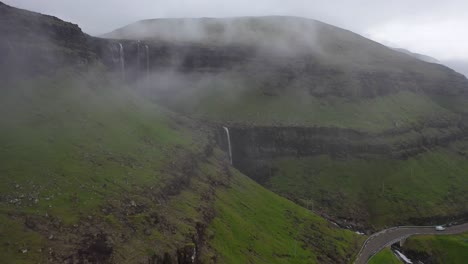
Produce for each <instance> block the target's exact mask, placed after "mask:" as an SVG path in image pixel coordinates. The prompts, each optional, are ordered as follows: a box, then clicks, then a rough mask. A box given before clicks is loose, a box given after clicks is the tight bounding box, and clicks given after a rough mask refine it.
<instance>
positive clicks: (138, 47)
mask: <svg viewBox="0 0 468 264" xmlns="http://www.w3.org/2000/svg"><path fill="white" fill-rule="evenodd" d="M140 60H141V59H140V41H138V42H137V71H138V72H140V71H141V61H140Z"/></svg>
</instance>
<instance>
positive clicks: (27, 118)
mask: <svg viewBox="0 0 468 264" xmlns="http://www.w3.org/2000/svg"><path fill="white" fill-rule="evenodd" d="M100 74H102V72H101V73H100ZM77 79H79V81H77ZM1 92H2V97H1V99H0V101H1V103H0V112H1V113H2V115H1V117H0V126H1V127H2V129H1V130H0V174H1V182H0V191H1V196H0V212H1V218H2V221H1V232H0V241H1V243H0V244H1V247H2V249H1V250H0V251H1V252H2V254H1V255H2V260H3V261H6V262H7V263H33V262H36V261H37V260H41V261H42V262H60V261H63V258H65V257H68V256H73V254H77V252H79V251H85V252H86V251H92V248H88V247H90V246H92V244H93V242H92V241H93V239H96V238H97V237H99V234H100V233H104V234H105V236H106V239H105V242H106V243H110V245H109V246H112V248H113V250H115V251H118V252H119V253H118V254H116V255H115V256H114V258H115V259H114V261H115V262H121V263H122V262H125V263H133V262H137V261H141V260H142V259H146V258H147V257H148V256H151V255H152V254H158V255H161V254H164V252H166V251H169V252H171V251H172V250H175V249H176V248H178V247H181V246H183V245H184V244H185V243H186V242H187V241H185V240H186V236H189V235H190V234H191V233H194V232H195V227H194V226H193V224H192V223H190V222H188V221H186V220H183V219H184V218H183V217H181V216H180V215H176V213H175V212H173V210H175V209H174V207H169V208H168V207H166V206H167V204H170V203H171V201H172V200H171V199H172V198H173V197H178V193H177V192H173V193H171V194H172V196H169V195H167V193H170V191H168V190H167V189H168V188H173V189H177V187H178V186H175V185H176V183H174V181H175V180H179V181H180V182H183V181H184V177H185V175H184V173H185V174H188V173H187V172H184V171H183V170H184V169H183V168H184V167H191V166H194V165H193V156H196V155H198V154H197V153H200V152H201V149H200V148H201V147H202V146H203V145H204V144H205V143H206V141H204V139H203V138H198V139H197V140H196V141H195V140H194V139H193V138H192V136H194V135H195V134H194V133H192V131H189V130H188V129H187V124H184V123H183V121H180V120H179V121H178V122H176V119H173V118H170V117H169V115H168V113H166V112H165V111H164V110H163V109H161V108H158V107H157V106H156V105H154V104H151V103H149V102H148V101H145V100H144V99H142V98H141V97H139V96H137V95H136V94H135V93H134V92H132V91H131V89H128V88H127V87H122V86H118V85H115V84H114V83H111V82H109V81H105V80H103V79H102V78H100V77H98V76H93V75H86V76H80V77H78V78H76V77H72V76H71V74H70V75H69V76H65V77H63V76H60V77H59V78H52V77H51V78H43V79H37V80H34V81H31V82H28V81H26V82H23V83H22V84H19V85H18V84H15V85H8V86H6V87H2V90H1ZM194 170H195V169H194ZM193 173H194V174H195V173H196V172H193ZM187 176H190V175H187ZM194 178H195V177H194ZM185 181H186V180H185ZM194 181H196V179H194ZM180 185H182V183H180ZM179 189H183V188H182V187H180V188H179ZM197 191H198V192H203V189H201V188H200V190H197ZM192 196H195V198H196V197H198V198H197V199H195V198H194V199H193V202H192V203H191V200H189V199H187V201H184V203H189V204H190V209H191V210H194V209H193V208H196V207H198V206H206V202H205V203H202V202H200V197H199V196H200V195H199V194H197V192H193V193H192ZM174 199H175V198H174ZM158 201H159V202H158ZM163 201H164V202H163ZM186 210H187V212H186V213H187V214H186V215H184V217H190V218H191V219H190V221H200V220H197V219H203V215H202V211H200V212H194V213H193V214H189V213H190V211H189V209H186ZM183 212H184V211H182V213H183ZM153 218H154V219H158V220H157V221H156V220H151V219H153ZM155 221H156V222H155ZM165 223H166V224H165ZM167 223H170V228H172V229H173V230H177V232H176V233H171V232H170V230H171V229H170V228H168V227H164V226H163V225H169V224H167ZM88 237H91V238H90V239H89V241H87V240H86V239H87V238H88ZM166 239H170V240H171V242H170V243H163V241H165V240H166ZM111 241H112V242H111ZM96 243H98V242H96ZM155 243H160V244H161V246H160V247H158V248H156V249H154V247H153V246H151V245H154V244H155ZM125 252H126V253H125ZM93 254H94V253H90V254H88V255H90V256H89V257H90V258H92V257H96V256H93ZM119 254H121V255H119ZM84 255H86V253H84ZM98 255H99V254H98ZM79 257H80V256H74V258H79ZM97 257H99V256H97Z"/></svg>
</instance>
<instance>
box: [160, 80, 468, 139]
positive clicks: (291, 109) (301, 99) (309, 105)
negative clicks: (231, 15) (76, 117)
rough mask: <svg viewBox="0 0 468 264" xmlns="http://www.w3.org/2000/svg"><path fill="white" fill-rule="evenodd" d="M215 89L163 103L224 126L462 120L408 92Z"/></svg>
mask: <svg viewBox="0 0 468 264" xmlns="http://www.w3.org/2000/svg"><path fill="white" fill-rule="evenodd" d="M211 85H213V87H212V86H211ZM211 85H208V87H205V88H203V89H202V91H200V90H195V91H194V90H188V91H183V90H181V91H179V94H178V95H177V96H174V98H170V99H169V101H165V104H168V105H169V106H171V107H172V108H173V109H176V110H178V111H179V112H182V113H185V114H188V115H191V116H194V117H197V118H200V119H206V120H210V121H214V122H220V123H232V124H243V125H251V126H299V127H335V128H349V129H353V130H357V131H364V132H371V133H381V132H385V131H388V130H392V129H400V130H404V129H412V128H414V127H420V126H422V125H424V124H425V123H446V124H450V123H457V122H458V120H459V119H460V116H459V115H458V114H457V112H453V111H450V110H448V109H446V108H444V107H442V106H440V105H439V104H438V102H436V101H434V100H433V98H431V97H430V96H428V95H425V94H418V93H415V92H410V91H402V92H399V93H396V94H391V95H385V96H379V97H376V98H359V99H358V98H354V99H350V98H342V97H326V98H318V97H313V96H310V95H307V94H297V95H294V94H292V95H281V96H268V95H265V94H264V93H263V92H262V90H261V89H256V87H248V88H240V86H241V84H236V83H235V81H232V82H231V83H230V84H229V85H227V84H225V83H223V82H220V83H216V82H214V84H211ZM448 99H449V100H450V99H452V98H448ZM461 100H463V99H461ZM465 102H468V100H466V99H465Z"/></svg>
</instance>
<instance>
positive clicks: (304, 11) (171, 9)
mask: <svg viewBox="0 0 468 264" xmlns="http://www.w3.org/2000/svg"><path fill="white" fill-rule="evenodd" d="M5 3H7V4H11V5H13V6H16V7H21V8H26V9H30V10H33V11H38V12H43V13H47V14H51V15H55V16H58V17H60V18H62V19H64V20H68V21H71V22H74V23H77V24H79V25H80V26H81V27H82V28H83V30H84V31H85V32H87V33H90V34H92V35H100V34H104V33H107V32H109V31H112V30H114V29H116V28H119V27H122V26H124V25H127V24H130V23H132V22H135V21H138V20H142V19H150V18H172V17H177V18H180V17H232V16H265V15H291V16H301V17H307V18H313V19H317V20H320V21H323V22H326V23H330V24H333V25H336V26H339V27H343V28H346V29H349V30H352V31H355V32H357V33H359V34H362V35H364V36H366V37H370V38H372V39H374V40H377V41H380V42H383V43H390V44H392V45H394V46H396V47H399V48H406V49H409V50H411V51H413V52H417V53H422V54H427V55H429V56H432V57H435V58H437V59H439V60H442V61H445V60H460V59H461V60H468V50H467V49H468V45H466V43H467V42H468V35H467V34H463V29H464V28H466V27H467V26H468V20H467V19H466V16H465V13H466V10H468V2H467V1H463V0H448V1H423V0H414V1H404V0H396V1H385V2H382V1H371V0H355V1H338V0H331V1H323V0H312V1H305V0H291V1H280V0H259V1H247V0H237V1H232V0H229V1H228V0H224V1H218V0H157V1H154V0H139V1H123V0H112V1H110V0H102V1H92V0H83V1H71V0H65V1H64V0H48V1H36V0H6V1H5Z"/></svg>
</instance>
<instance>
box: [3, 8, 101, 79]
mask: <svg viewBox="0 0 468 264" xmlns="http://www.w3.org/2000/svg"><path fill="white" fill-rule="evenodd" d="M0 34H1V35H2V38H1V39H0V57H1V58H2V60H0V77H1V78H2V79H7V78H24V76H34V75H37V74H41V73H51V72H54V71H56V70H59V69H60V68H63V67H78V68H80V67H83V66H86V65H88V64H90V63H92V62H94V61H95V60H96V59H97V58H96V56H95V54H94V51H93V50H91V48H90V46H89V36H87V35H86V34H84V33H83V32H82V31H81V29H80V28H79V27H78V26H77V25H74V24H71V23H67V22H64V21H62V20H60V19H58V18H55V17H52V16H46V15H41V14H37V13H33V12H29V11H25V10H20V9H16V8H12V7H9V6H7V5H4V4H2V5H0Z"/></svg>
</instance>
